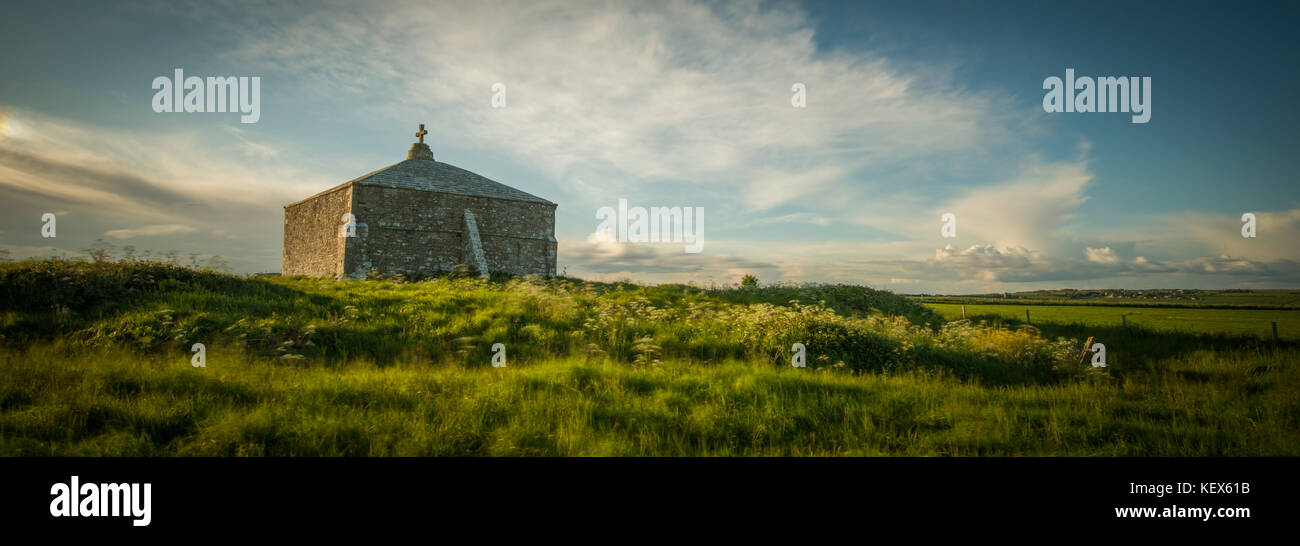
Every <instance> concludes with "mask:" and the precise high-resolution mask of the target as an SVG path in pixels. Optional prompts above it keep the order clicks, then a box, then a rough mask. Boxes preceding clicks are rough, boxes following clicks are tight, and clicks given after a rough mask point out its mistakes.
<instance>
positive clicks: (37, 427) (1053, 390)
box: [0, 261, 1300, 455]
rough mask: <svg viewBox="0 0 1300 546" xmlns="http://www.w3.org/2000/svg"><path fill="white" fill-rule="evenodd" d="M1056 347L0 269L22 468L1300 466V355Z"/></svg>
mask: <svg viewBox="0 0 1300 546" xmlns="http://www.w3.org/2000/svg"><path fill="white" fill-rule="evenodd" d="M1053 327H1054V326H1053V325H1051V324H1038V325H1035V327H1028V326H1024V327H1016V326H1014V325H1004V324H1000V323H994V322H986V323H978V322H969V321H949V322H945V321H944V320H943V319H942V318H940V317H939V316H938V315H936V314H935V313H934V312H932V311H930V310H929V309H928V308H926V307H925V306H923V305H920V304H918V303H915V302H912V301H909V300H907V299H905V298H902V297H898V296H895V295H893V294H889V293H886V292H880V291H876V290H872V289H869V288H865V287H858V286H843V285H839V286H830V285H810V286H778V287H764V288H745V289H721V290H711V289H702V288H698V287H692V286H682V285H668V286H654V287H650V286H639V285H634V284H628V283H592V282H584V281H581V280H577V279H563V278H562V279H519V278H500V279H494V280H491V281H489V280H480V279H473V278H438V279H430V280H426V281H421V282H405V281H402V280H400V279H372V280H365V281H343V282H335V281H329V280H320V279H288V278H278V277H252V278H249V277H237V276H231V275H225V274H219V273H214V272H210V271H201V270H195V269H187V268H181V267H177V266H172V265H165V264H159V263H152V262H135V263H116V262H101V263H81V262H64V261H37V262H23V263H18V264H2V265H0V336H2V337H0V454H4V455H50V454H54V455H102V454H108V455H489V454H490V455H1028V454H1047V455H1126V454H1127V455H1295V454H1297V453H1300V434H1298V432H1297V431H1300V426H1297V420H1298V419H1300V402H1298V401H1297V400H1296V397H1295V396H1294V393H1295V392H1296V387H1297V386H1300V381H1297V379H1298V378H1297V373H1296V370H1295V366H1294V362H1296V361H1297V357H1298V356H1300V350H1297V346H1296V345H1295V344H1294V343H1291V342H1282V343H1276V344H1274V343H1264V342H1261V341H1259V340H1258V339H1248V338H1238V337H1232V336H1225V335H1193V334H1183V333H1179V334H1171V333H1162V332H1151V331H1146V330H1142V329H1138V328H1129V329H1126V330H1124V331H1106V330H1099V331H1096V332H1092V331H1084V330H1078V329H1077V328H1078V327H1077V326H1065V325H1063V326H1061V328H1062V329H1061V330H1059V331H1053V330H1052V328H1053ZM1071 328H1076V329H1071ZM1044 332H1047V334H1048V335H1044ZM1092 335H1098V336H1099V337H1098V339H1099V340H1103V341H1109V339H1111V338H1112V337H1113V338H1114V339H1116V340H1117V341H1119V342H1118V344H1115V343H1113V342H1112V343H1110V345H1113V346H1114V349H1111V350H1110V351H1108V356H1109V359H1108V361H1109V362H1110V364H1111V365H1110V367H1108V368H1106V369H1104V370H1097V369H1093V368H1091V367H1089V366H1085V365H1081V364H1080V363H1079V357H1080V353H1079V351H1080V349H1081V348H1082V340H1083V338H1084V337H1087V336H1092ZM1171 336H1172V337H1171ZM195 343H202V344H204V345H205V346H206V366H205V367H203V368H196V367H193V366H191V358H192V356H191V352H190V348H191V346H192V345H193V344H195ZM496 343H501V344H503V345H504V347H505V355H506V366H505V367H493V366H491V365H490V362H491V360H492V358H493V354H494V351H493V349H492V346H493V344H496ZM794 343H802V344H804V345H805V346H806V347H807V367H806V368H794V367H792V366H791V365H790V356H791V351H790V348H791V345H793V344H794ZM1144 347H1146V349H1144Z"/></svg>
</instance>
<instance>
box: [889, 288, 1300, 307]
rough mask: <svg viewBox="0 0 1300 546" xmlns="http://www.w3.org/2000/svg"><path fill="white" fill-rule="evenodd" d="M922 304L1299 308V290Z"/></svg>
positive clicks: (927, 298)
mask: <svg viewBox="0 0 1300 546" xmlns="http://www.w3.org/2000/svg"><path fill="white" fill-rule="evenodd" d="M909 297H910V298H911V299H912V300H914V301H919V302H922V303H965V304H967V305H970V304H989V305H1101V306H1142V307H1221V308H1243V309H1300V290H1169V289H1165V290H1118V289H1104V290H1035V291H1030V292H1013V293H1010V294H1006V295H1005V296H1004V295H1003V294H970V295H964V296H939V295H916V296H909Z"/></svg>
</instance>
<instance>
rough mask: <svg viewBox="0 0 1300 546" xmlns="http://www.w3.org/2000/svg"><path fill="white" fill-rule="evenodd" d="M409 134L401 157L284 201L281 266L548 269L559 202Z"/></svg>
mask: <svg viewBox="0 0 1300 546" xmlns="http://www.w3.org/2000/svg"><path fill="white" fill-rule="evenodd" d="M425 134H427V132H426V131H425V130H424V125H421V126H420V131H419V132H418V133H416V136H417V137H418V138H419V142H416V143H415V144H413V145H412V146H411V149H410V151H408V152H407V154H406V161H402V162H400V163H397V164H394V165H390V166H388V167H385V168H383V169H380V170H378V171H375V172H372V173H370V174H367V175H363V176H361V177H358V178H355V179H352V180H350V181H348V182H345V183H343V184H341V185H339V186H336V187H334V188H331V189H328V190H325V191H324V192H321V193H319V194H316V195H314V196H312V197H309V198H307V199H304V200H302V201H298V202H296V203H293V204H290V205H287V206H285V207H284V263H283V271H282V274H283V275H286V276H293V275H305V276H312V277H334V278H341V277H351V278H358V277H363V276H365V275H366V274H367V273H368V272H370V271H377V272H379V273H383V274H394V273H400V274H403V275H421V274H431V273H439V272H446V271H452V270H454V269H456V268H457V266H462V265H463V266H465V267H467V268H468V269H470V270H472V271H477V272H479V273H482V274H486V273H494V272H505V273H513V274H518V275H527V274H534V273H535V274H540V275H546V276H554V275H555V262H556V246H557V245H556V241H555V207H556V204H555V203H552V202H550V201H547V200H545V199H542V198H540V197H537V196H534V195H531V194H528V193H525V192H522V191H519V190H517V189H514V188H511V187H509V186H506V185H505V184H501V183H499V182H495V181H492V180H489V179H487V178H484V177H482V176H479V175H477V174H474V173H472V172H469V171H467V170H464V169H461V168H458V167H455V166H452V165H450V164H447V163H440V162H438V161H435V160H434V159H433V151H432V150H430V149H429V146H428V145H427V144H425V143H424V135H425Z"/></svg>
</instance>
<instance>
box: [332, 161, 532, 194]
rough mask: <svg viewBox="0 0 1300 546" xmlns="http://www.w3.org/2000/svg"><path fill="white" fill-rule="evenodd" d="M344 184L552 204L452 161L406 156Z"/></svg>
mask: <svg viewBox="0 0 1300 546" xmlns="http://www.w3.org/2000/svg"><path fill="white" fill-rule="evenodd" d="M346 184H361V185H363V186H382V187H388V188H407V189H412V190H427V191H437V192H444V193H454V194H459V195H472V196H479V197H495V198H498V199H513V200H515V201H531V202H533V203H545V204H548V205H554V204H555V203H552V202H550V201H547V200H545V199H542V198H541V197H537V196H536V195H533V194H530V193H527V192H523V191H520V190H517V189H514V188H512V187H510V186H507V185H505V184H502V183H500V182H497V181H495V180H492V179H490V178H487V177H484V176H481V175H478V174H475V173H472V172H470V171H467V170H465V169H462V168H460V167H457V166H455V165H450V164H447V163H442V162H440V161H433V160H429V159H408V160H406V161H402V162H401V163H395V164H393V165H389V166H387V167H384V168H382V169H379V170H377V171H375V172H372V173H370V174H364V175H361V176H358V177H356V178H354V179H352V180H349V181H348V182H347V183H346ZM346 184H344V185H346Z"/></svg>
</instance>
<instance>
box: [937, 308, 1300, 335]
mask: <svg viewBox="0 0 1300 546" xmlns="http://www.w3.org/2000/svg"><path fill="white" fill-rule="evenodd" d="M926 305H927V306H929V307H930V308H931V309H934V310H935V312H937V313H939V314H940V315H942V316H943V318H944V319H946V320H953V319H959V318H961V304H956V303H927V304H926ZM1026 309H1028V310H1029V315H1030V319H1031V322H1051V323H1056V324H1084V325H1089V326H1119V325H1120V323H1121V318H1120V317H1121V316H1122V315H1127V316H1128V324H1129V326H1142V327H1145V328H1150V329H1153V330H1161V331H1167V332H1192V333H1210V334H1228V335H1247V336H1256V337H1260V338H1263V339H1272V337H1273V330H1272V326H1271V325H1270V323H1272V322H1277V328H1278V336H1279V337H1281V338H1282V339H1288V340H1300V310H1259V309H1197V308H1168V307H1165V308H1157V307H1132V306H1099V305H1088V306H1079V305H1027V304H1021V305H1002V304H999V305H973V304H967V305H966V314H967V316H968V317H972V318H978V316H980V315H984V316H988V315H995V316H998V317H1002V318H1006V319H1016V320H1018V321H1024V320H1025V310H1026Z"/></svg>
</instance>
